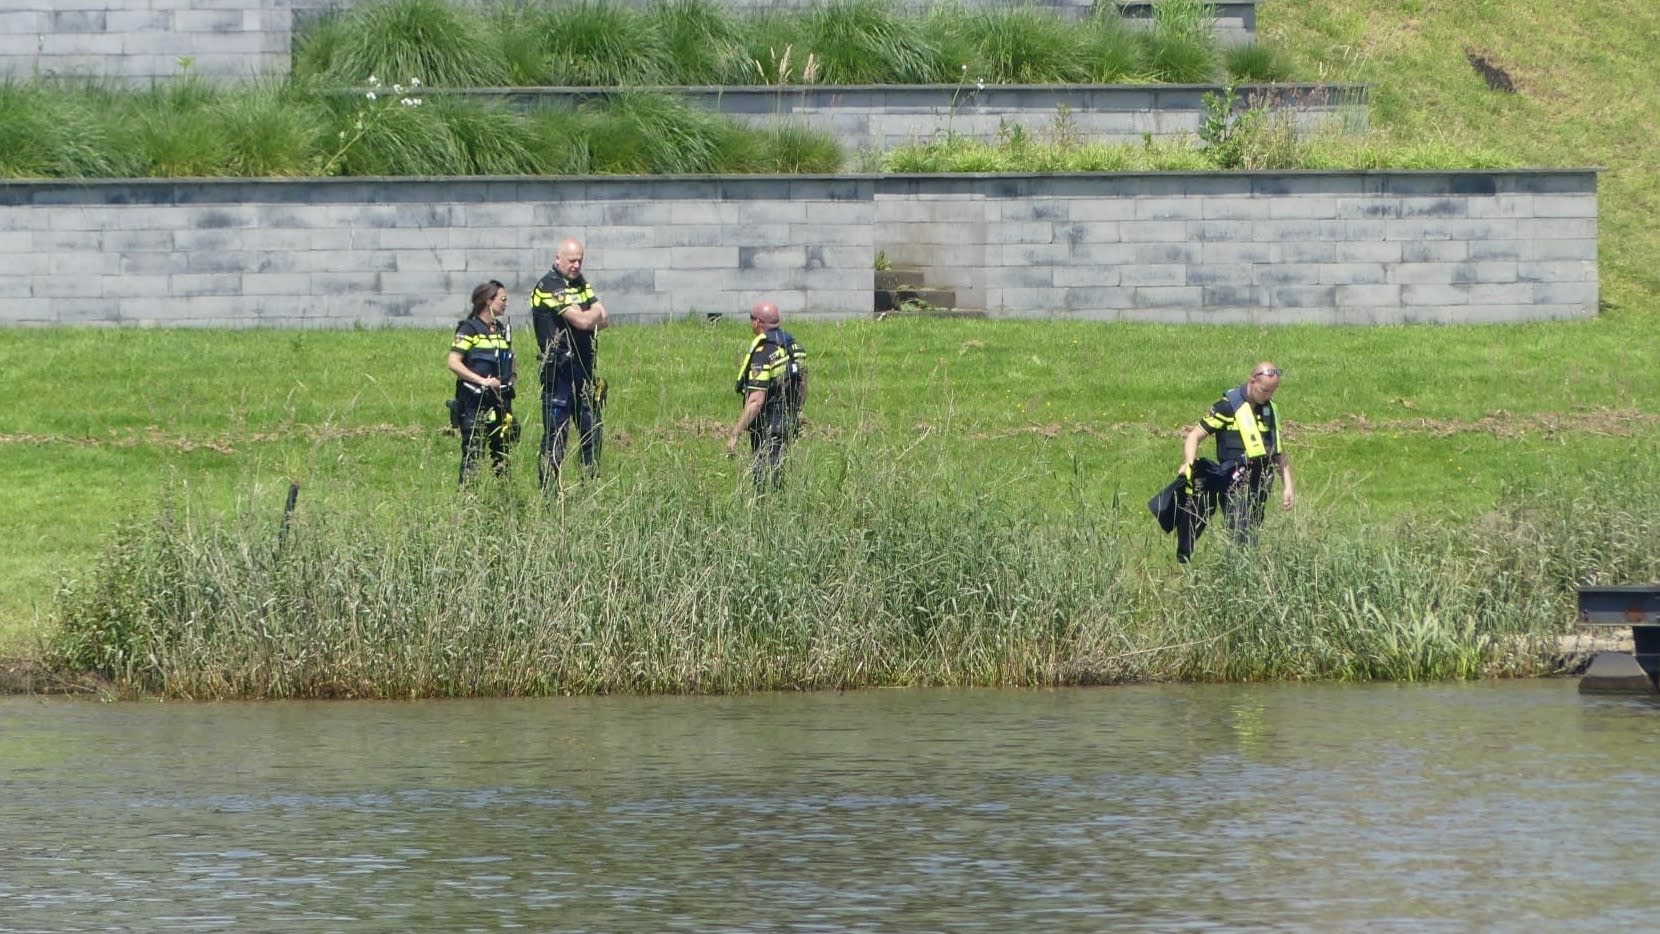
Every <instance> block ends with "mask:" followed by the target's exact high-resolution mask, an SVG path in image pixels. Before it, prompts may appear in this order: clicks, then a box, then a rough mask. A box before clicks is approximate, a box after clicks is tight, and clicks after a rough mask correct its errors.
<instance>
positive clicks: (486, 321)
mask: <svg viewBox="0 0 1660 934" xmlns="http://www.w3.org/2000/svg"><path fill="white" fill-rule="evenodd" d="M472 302H473V307H472V312H471V313H470V314H468V315H467V317H466V319H465V320H463V321H462V322H461V323H459V324H457V325H456V326H455V339H454V341H452V342H451V343H450V355H449V369H450V372H451V373H454V374H455V402H454V406H455V419H454V420H455V423H456V426H457V427H458V428H460V429H461V483H462V484H466V482H467V480H468V479H469V478H470V477H471V476H472V475H473V473H474V472H476V470H477V468H478V459H479V456H480V454H481V449H482V448H483V447H484V445H485V444H486V443H487V444H488V445H489V447H490V464H491V467H492V468H494V470H495V472H496V475H497V476H501V475H503V474H505V473H506V472H507V453H508V451H509V449H510V448H511V447H512V445H513V441H514V439H515V438H516V437H517V436H518V430H517V429H518V425H517V423H516V422H514V420H513V334H512V331H511V329H510V328H509V327H508V325H507V320H506V314H507V287H506V286H504V285H502V284H501V283H500V282H497V281H496V280H494V279H491V280H490V281H489V282H485V283H482V284H480V285H479V286H478V287H477V288H475V289H473V299H472ZM481 429H482V432H483V433H482V436H481V435H480V431H481Z"/></svg>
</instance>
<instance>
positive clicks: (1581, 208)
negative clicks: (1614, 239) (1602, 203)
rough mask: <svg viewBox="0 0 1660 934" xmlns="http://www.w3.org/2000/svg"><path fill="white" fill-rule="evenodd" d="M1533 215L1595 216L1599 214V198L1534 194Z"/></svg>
mask: <svg viewBox="0 0 1660 934" xmlns="http://www.w3.org/2000/svg"><path fill="white" fill-rule="evenodd" d="M1533 215H1534V216H1535V217H1581V218H1595V217H1596V216H1597V199H1596V198H1594V197H1588V196H1583V195H1568V196H1559V195H1534V196H1533Z"/></svg>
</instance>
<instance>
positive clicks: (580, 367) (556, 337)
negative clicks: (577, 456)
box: [530, 239, 611, 489]
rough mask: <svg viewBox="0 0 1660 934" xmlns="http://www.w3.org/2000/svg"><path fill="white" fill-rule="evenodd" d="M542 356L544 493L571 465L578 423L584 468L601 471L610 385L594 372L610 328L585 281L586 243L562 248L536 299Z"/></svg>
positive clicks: (570, 242)
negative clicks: (568, 444)
mask: <svg viewBox="0 0 1660 934" xmlns="http://www.w3.org/2000/svg"><path fill="white" fill-rule="evenodd" d="M530 316H531V322H532V323H533V324H534V325H535V326H536V352H537V355H538V358H539V359H540V360H541V362H542V451H541V459H540V462H539V466H538V469H537V481H538V482H539V483H540V484H541V486H542V488H543V489H546V488H547V486H548V484H549V483H553V484H554V485H555V486H557V484H558V480H559V468H560V465H561V464H562V463H563V462H564V460H565V432H566V427H567V426H569V425H570V423H571V419H572V418H573V417H574V418H575V419H576V423H577V431H578V433H579V436H580V438H581V444H582V466H583V468H584V470H585V471H586V472H588V473H590V474H591V473H593V472H594V471H596V470H598V469H599V452H600V443H601V424H600V406H601V405H602V404H603V402H604V382H603V381H601V380H600V379H599V378H598V375H597V374H596V373H595V371H594V366H595V360H596V354H595V352H596V350H597V349H598V346H599V331H600V330H601V329H603V328H605V327H606V326H608V325H609V324H610V323H611V322H610V317H609V316H608V315H607V314H606V311H605V305H604V304H602V303H601V302H600V300H599V298H598V297H597V296H595V295H594V290H593V288H592V287H591V286H589V285H588V280H587V279H585V278H583V275H582V243H581V241H578V240H575V239H566V240H563V241H561V242H560V244H559V249H558V251H557V252H556V253H555V254H554V259H553V268H552V269H549V270H548V273H547V275H545V276H543V277H542V279H541V281H540V282H537V283H536V288H535V290H534V291H532V292H531V293H530Z"/></svg>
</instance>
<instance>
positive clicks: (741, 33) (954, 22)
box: [294, 0, 1292, 87]
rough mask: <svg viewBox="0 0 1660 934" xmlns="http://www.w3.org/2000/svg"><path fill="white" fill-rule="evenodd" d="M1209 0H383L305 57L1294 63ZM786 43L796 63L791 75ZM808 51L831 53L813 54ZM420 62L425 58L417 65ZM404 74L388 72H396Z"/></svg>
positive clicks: (1212, 68) (1278, 70) (1010, 73)
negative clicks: (808, 0)
mask: <svg viewBox="0 0 1660 934" xmlns="http://www.w3.org/2000/svg"><path fill="white" fill-rule="evenodd" d="M1211 15H1212V14H1211V11H1210V8H1208V7H1207V6H1206V5H1205V4H1203V3H1201V2H1198V0H1172V2H1170V3H1168V4H1160V6H1159V8H1158V13H1157V16H1156V17H1155V21H1154V25H1153V28H1152V29H1146V30H1138V29H1132V28H1129V27H1127V26H1126V25H1125V24H1124V22H1123V20H1122V18H1121V17H1119V16H1118V15H1117V13H1116V11H1114V10H1112V9H1111V8H1110V7H1108V6H1107V5H1103V10H1102V11H1101V12H1100V13H1098V14H1097V15H1094V16H1091V17H1089V18H1087V19H1086V20H1084V21H1083V22H1070V21H1066V20H1062V19H1060V18H1059V17H1058V16H1057V15H1055V14H1053V13H1050V12H1047V11H1041V10H1036V9H1032V8H1027V7H991V8H988V9H969V8H960V7H955V6H940V7H936V8H934V9H932V10H929V11H926V12H918V11H915V10H912V9H908V8H905V7H902V6H899V5H896V4H890V3H887V2H885V0H824V2H821V3H818V4H815V5H813V6H809V7H805V8H801V9H793V10H766V11H761V12H758V13H753V14H747V13H736V12H733V11H731V10H729V9H727V8H725V7H723V6H721V5H720V4H719V3H717V2H715V0H657V2H655V3H653V4H651V5H650V6H648V7H646V8H643V9H641V8H637V7H635V6H632V5H625V4H622V3H617V2H614V0H564V2H542V3H495V4H484V5H474V4H468V3H459V2H453V0H382V2H378V3H370V4H362V5H356V6H353V7H351V8H349V9H343V10H340V11H337V12H335V13H332V14H329V15H326V16H323V17H320V18H318V19H317V20H315V21H313V22H312V23H310V24H308V25H306V26H305V27H303V28H302V30H301V32H300V35H299V37H298V39H297V41H296V52H295V56H294V73H295V74H296V75H297V76H301V77H318V78H322V79H323V80H325V81H327V82H328V83H330V84H334V85H342V84H344V85H357V84H361V83H363V82H364V81H366V80H367V79H368V76H369V75H378V76H379V77H381V78H382V79H383V80H392V79H402V78H405V77H406V76H407V75H410V74H418V75H420V76H421V77H422V79H423V80H425V81H427V82H428V83H429V84H431V85H434V86H440V87H482V86H503V85H518V86H526V85H574V86H620V85H656V84H666V85H706V84H780V83H814V82H815V81H816V82H817V83H820V84H931V83H942V82H943V83H955V82H957V81H958V80H960V79H961V78H962V77H963V75H964V74H965V73H966V74H967V75H968V77H969V78H970V80H975V81H978V80H985V81H989V82H993V83H999V82H1019V83H1033V84H1051V83H1070V82H1081V81H1087V82H1101V83H1120V82H1133V83H1195V82H1209V81H1217V80H1221V79H1223V78H1226V77H1228V73H1227V69H1228V67H1229V65H1230V63H1232V62H1234V61H1239V62H1240V64H1241V65H1242V66H1246V67H1249V68H1251V73H1250V75H1249V76H1246V75H1244V74H1236V75H1234V77H1236V78H1246V77H1249V79H1250V80H1259V81H1283V80H1287V79H1289V78H1291V76H1292V75H1291V71H1292V66H1291V64H1290V63H1289V61H1287V60H1286V59H1284V58H1283V57H1274V56H1273V55H1271V54H1265V53H1263V52H1259V53H1258V54H1256V55H1254V56H1250V57H1244V58H1241V57H1236V56H1233V55H1225V54H1224V53H1223V51H1222V50H1221V48H1220V47H1219V45H1218V44H1217V42H1216V39H1215V37H1214V35H1213V34H1212V32H1211V24H1210V17H1211ZM786 50H788V52H789V54H790V55H791V56H792V57H793V59H794V61H795V62H796V63H797V68H796V70H795V72H794V75H793V79H792V80H780V78H779V75H778V73H777V72H778V69H777V67H776V66H777V64H778V63H779V62H781V61H782V60H783V58H784V57H785V55H786ZM809 56H810V57H811V58H812V59H813V60H814V61H816V62H817V63H818V64H819V67H818V69H817V70H816V71H815V72H814V73H813V74H812V75H811V76H809V74H808V73H807V71H806V69H804V68H802V67H801V65H802V64H804V63H805V62H806V61H807V60H808V58H809ZM412 69H415V70H412ZM389 75H390V76H392V78H388V76H389Z"/></svg>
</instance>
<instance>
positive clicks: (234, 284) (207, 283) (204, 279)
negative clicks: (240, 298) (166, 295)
mask: <svg viewBox="0 0 1660 934" xmlns="http://www.w3.org/2000/svg"><path fill="white" fill-rule="evenodd" d="M172 289H173V295H174V296H176V297H178V298H190V297H191V296H195V295H236V294H239V293H240V292H241V291H242V276H241V275H240V274H238V273H201V274H197V273H174V274H173V276H172ZM162 304H166V303H162Z"/></svg>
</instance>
